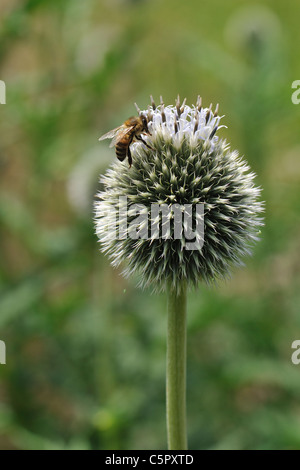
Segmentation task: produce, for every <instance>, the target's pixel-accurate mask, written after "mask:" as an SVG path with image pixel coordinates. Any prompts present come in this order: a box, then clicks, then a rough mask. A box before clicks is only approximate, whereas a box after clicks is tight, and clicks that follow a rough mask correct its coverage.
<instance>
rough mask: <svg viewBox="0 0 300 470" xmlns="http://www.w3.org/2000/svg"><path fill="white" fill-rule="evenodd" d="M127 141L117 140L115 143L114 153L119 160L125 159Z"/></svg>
mask: <svg viewBox="0 0 300 470" xmlns="http://www.w3.org/2000/svg"><path fill="white" fill-rule="evenodd" d="M127 149H128V143H127V142H126V143H124V142H118V144H117V145H116V155H117V157H118V159H119V160H121V162H122V161H123V160H125V158H126V156H127Z"/></svg>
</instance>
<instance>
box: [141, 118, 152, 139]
mask: <svg viewBox="0 0 300 470" xmlns="http://www.w3.org/2000/svg"><path fill="white" fill-rule="evenodd" d="M141 121H142V124H143V131H144V132H145V133H146V134H149V135H151V134H150V132H149V129H148V121H147V118H146V116H144V114H141Z"/></svg>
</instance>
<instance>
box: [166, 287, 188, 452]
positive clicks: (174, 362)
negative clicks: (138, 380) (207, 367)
mask: <svg viewBox="0 0 300 470" xmlns="http://www.w3.org/2000/svg"><path fill="white" fill-rule="evenodd" d="M185 389H186V286H185V285H181V290H180V292H179V293H178V292H176V291H175V290H174V289H171V288H170V287H169V290H168V329H167V430H168V449H169V450H186V449H187V437H186V398H185Z"/></svg>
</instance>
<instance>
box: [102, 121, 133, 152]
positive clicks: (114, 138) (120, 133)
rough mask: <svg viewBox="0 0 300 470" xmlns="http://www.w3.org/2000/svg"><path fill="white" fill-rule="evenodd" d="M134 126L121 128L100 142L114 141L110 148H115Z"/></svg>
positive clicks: (104, 136)
mask: <svg viewBox="0 0 300 470" xmlns="http://www.w3.org/2000/svg"><path fill="white" fill-rule="evenodd" d="M133 127H134V126H129V127H128V126H124V125H122V126H119V127H116V128H115V129H112V130H111V131H109V132H107V133H106V134H104V135H103V136H102V137H100V139H99V140H104V139H112V141H111V143H110V146H109V147H114V146H115V145H116V143H117V142H119V141H120V140H121V139H122V138H123V137H124V135H126V134H127V133H128V132H130V131H131V130H132V129H133Z"/></svg>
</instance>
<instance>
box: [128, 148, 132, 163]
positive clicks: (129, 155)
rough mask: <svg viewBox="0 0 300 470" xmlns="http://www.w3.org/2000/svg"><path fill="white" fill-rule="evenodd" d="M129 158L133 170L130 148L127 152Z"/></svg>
mask: <svg viewBox="0 0 300 470" xmlns="http://www.w3.org/2000/svg"><path fill="white" fill-rule="evenodd" d="M127 157H128V163H129V168H131V165H132V156H131V152H130V148H129V147H128V150H127Z"/></svg>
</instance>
